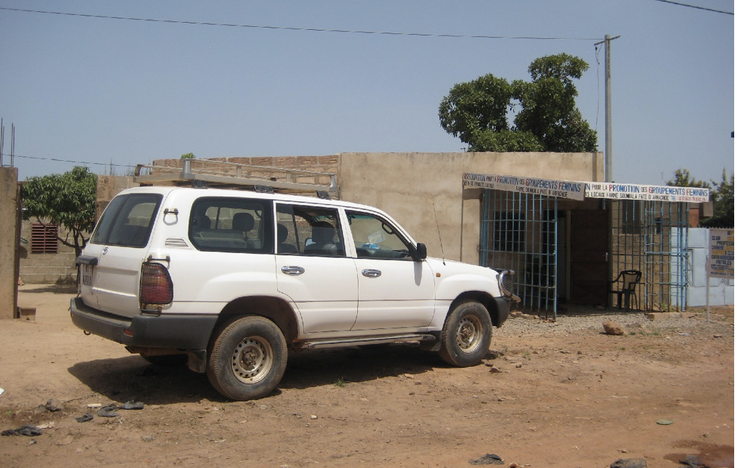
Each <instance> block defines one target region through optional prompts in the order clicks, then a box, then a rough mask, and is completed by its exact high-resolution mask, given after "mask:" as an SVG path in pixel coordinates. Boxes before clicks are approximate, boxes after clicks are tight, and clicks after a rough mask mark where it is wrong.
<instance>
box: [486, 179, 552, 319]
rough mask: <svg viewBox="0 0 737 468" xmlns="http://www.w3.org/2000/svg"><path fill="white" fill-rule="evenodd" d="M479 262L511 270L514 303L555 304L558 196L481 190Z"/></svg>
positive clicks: (540, 307)
mask: <svg viewBox="0 0 737 468" xmlns="http://www.w3.org/2000/svg"><path fill="white" fill-rule="evenodd" d="M482 199H483V202H482V215H481V243H480V248H479V264H480V265H483V266H494V267H496V268H501V267H503V268H506V269H511V270H514V271H515V273H516V274H515V275H514V280H515V284H514V288H515V291H516V294H517V295H518V296H519V297H520V307H521V308H523V309H529V310H533V311H536V310H545V311H552V312H553V314H554V315H555V314H556V313H557V310H558V294H557V288H558V277H559V273H558V199H557V198H556V197H548V196H543V195H537V194H527V193H517V192H507V191H499V190H488V189H486V190H484V191H483V197H482Z"/></svg>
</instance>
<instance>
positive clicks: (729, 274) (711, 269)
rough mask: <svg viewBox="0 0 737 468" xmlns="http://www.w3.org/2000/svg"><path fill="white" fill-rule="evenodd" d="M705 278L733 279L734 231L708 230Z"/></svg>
mask: <svg viewBox="0 0 737 468" xmlns="http://www.w3.org/2000/svg"><path fill="white" fill-rule="evenodd" d="M706 276H708V277H712V278H731V279H734V230H733V229H710V230H709V258H708V260H707V261H706Z"/></svg>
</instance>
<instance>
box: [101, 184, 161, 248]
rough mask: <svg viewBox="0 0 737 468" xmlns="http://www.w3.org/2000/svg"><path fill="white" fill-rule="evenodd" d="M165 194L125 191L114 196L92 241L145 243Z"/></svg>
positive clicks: (112, 243) (109, 243)
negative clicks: (126, 192)
mask: <svg viewBox="0 0 737 468" xmlns="http://www.w3.org/2000/svg"><path fill="white" fill-rule="evenodd" d="M162 198H163V197H162V196H161V195H159V194H156V193H145V194H132V195H121V196H119V197H116V198H114V199H113V201H112V202H110V205H109V206H108V208H107V209H106V210H105V213H104V214H103V215H102V218H100V221H99V223H98V224H97V228H96V229H95V232H94V234H92V239H91V240H90V242H91V243H93V244H103V245H118V246H122V247H135V248H142V247H145V246H146V244H148V238H149V236H150V235H151V228H152V227H153V220H154V218H156V213H157V212H158V211H159V204H161V199H162Z"/></svg>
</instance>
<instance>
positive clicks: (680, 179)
mask: <svg viewBox="0 0 737 468" xmlns="http://www.w3.org/2000/svg"><path fill="white" fill-rule="evenodd" d="M665 184H666V185H669V186H671V187H700V188H711V186H710V185H709V184H707V183H706V182H704V181H703V180H695V179H694V178H693V177H691V172H690V171H689V170H688V169H676V172H674V173H673V179H671V180H669V181H668V182H666V183H665Z"/></svg>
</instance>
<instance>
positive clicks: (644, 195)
mask: <svg viewBox="0 0 737 468" xmlns="http://www.w3.org/2000/svg"><path fill="white" fill-rule="evenodd" d="M586 198H608V199H613V200H654V201H666V202H689V203H706V202H708V201H709V189H707V188H699V187H671V186H668V185H636V184H618V183H616V182H587V183H586Z"/></svg>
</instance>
